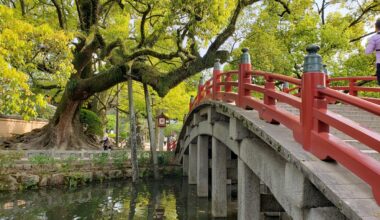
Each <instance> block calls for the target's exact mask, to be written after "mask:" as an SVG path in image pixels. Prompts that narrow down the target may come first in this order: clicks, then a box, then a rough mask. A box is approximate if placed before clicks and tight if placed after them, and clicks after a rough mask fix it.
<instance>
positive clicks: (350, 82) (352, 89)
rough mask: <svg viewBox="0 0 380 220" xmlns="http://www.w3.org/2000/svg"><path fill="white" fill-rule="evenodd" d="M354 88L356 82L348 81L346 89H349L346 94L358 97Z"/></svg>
mask: <svg viewBox="0 0 380 220" xmlns="http://www.w3.org/2000/svg"><path fill="white" fill-rule="evenodd" d="M355 86H356V80H355V79H350V81H349V84H348V87H349V91H348V93H349V94H350V95H352V96H358V91H356V89H355Z"/></svg>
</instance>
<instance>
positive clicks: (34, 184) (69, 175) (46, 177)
mask: <svg viewBox="0 0 380 220" xmlns="http://www.w3.org/2000/svg"><path fill="white" fill-rule="evenodd" d="M181 172H182V169H181V168H179V167H178V166H171V165H166V166H162V167H160V173H161V174H162V175H164V176H165V175H176V174H180V173H181ZM151 174H152V172H151V170H150V169H148V168H144V167H141V168H140V175H141V177H142V178H149V177H151V176H152V175H151ZM131 176H132V168H131V166H130V163H129V162H128V163H126V164H125V165H123V166H120V165H115V164H113V163H112V162H109V163H107V164H103V165H97V164H94V163H92V162H90V161H78V162H76V163H73V164H70V165H68V164H65V163H57V164H53V165H49V164H44V165H35V164H31V163H29V162H24V163H22V162H21V161H20V162H18V163H15V164H13V165H11V166H8V167H6V168H4V167H3V168H1V172H0V191H8V190H23V189H36V188H40V187H45V186H67V187H76V186H79V185H85V184H87V183H90V182H93V181H108V180H113V179H127V178H130V177H131Z"/></svg>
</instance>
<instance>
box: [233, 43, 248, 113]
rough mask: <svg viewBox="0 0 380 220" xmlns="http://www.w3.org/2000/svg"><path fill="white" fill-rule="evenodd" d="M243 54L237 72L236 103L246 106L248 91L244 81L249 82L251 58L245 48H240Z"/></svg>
mask: <svg viewBox="0 0 380 220" xmlns="http://www.w3.org/2000/svg"><path fill="white" fill-rule="evenodd" d="M242 52H243V54H242V55H241V57H240V64H239V74H238V97H237V100H236V105H237V106H239V107H242V108H246V107H247V104H246V103H245V97H246V96H250V91H249V90H248V89H246V88H245V86H244V84H245V83H251V73H250V71H251V58H250V56H249V53H248V49H247V48H243V49H242Z"/></svg>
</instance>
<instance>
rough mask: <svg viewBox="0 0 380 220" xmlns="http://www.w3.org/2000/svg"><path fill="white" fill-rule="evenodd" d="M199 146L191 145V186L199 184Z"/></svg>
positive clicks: (189, 173)
mask: <svg viewBox="0 0 380 220" xmlns="http://www.w3.org/2000/svg"><path fill="white" fill-rule="evenodd" d="M197 151H198V146H197V144H190V145H189V172H188V175H189V179H188V180H189V184H197V157H198V153H197Z"/></svg>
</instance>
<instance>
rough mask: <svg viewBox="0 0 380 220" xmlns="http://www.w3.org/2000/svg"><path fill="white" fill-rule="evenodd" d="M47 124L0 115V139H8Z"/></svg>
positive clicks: (43, 121)
mask: <svg viewBox="0 0 380 220" xmlns="http://www.w3.org/2000/svg"><path fill="white" fill-rule="evenodd" d="M47 123H48V121H47V120H33V121H25V120H23V119H22V118H21V117H17V116H2V115H0V138H4V137H10V136H12V135H14V134H23V133H26V132H29V131H31V130H33V129H36V128H41V127H43V126H44V125H46V124H47Z"/></svg>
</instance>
